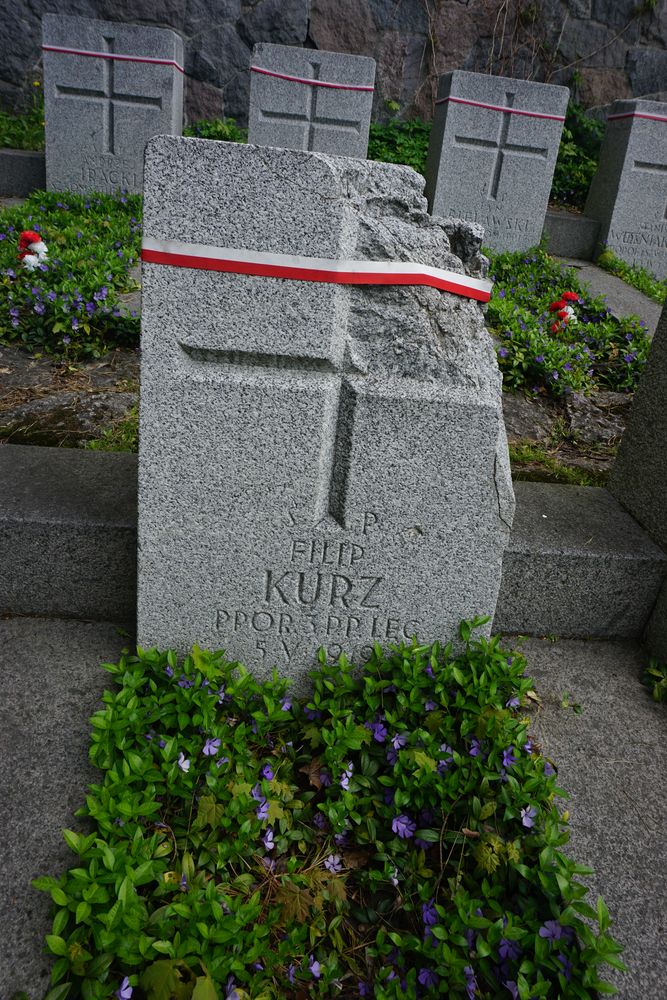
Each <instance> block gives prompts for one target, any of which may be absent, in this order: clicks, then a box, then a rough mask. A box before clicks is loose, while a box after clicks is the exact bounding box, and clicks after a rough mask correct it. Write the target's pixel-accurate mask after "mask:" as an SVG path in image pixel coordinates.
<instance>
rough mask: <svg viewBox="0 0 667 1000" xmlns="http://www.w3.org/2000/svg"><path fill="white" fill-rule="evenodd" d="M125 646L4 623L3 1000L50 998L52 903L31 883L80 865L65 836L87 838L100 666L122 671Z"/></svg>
mask: <svg viewBox="0 0 667 1000" xmlns="http://www.w3.org/2000/svg"><path fill="white" fill-rule="evenodd" d="M127 642H128V640H127V638H122V637H121V635H120V634H119V633H118V631H117V630H116V628H115V627H114V626H113V625H101V624H91V623H90V622H87V623H83V622H63V621H54V620H53V619H47V620H42V619H34V618H13V619H10V620H0V754H1V755H2V761H3V767H2V774H1V776H0V829H2V831H3V837H2V862H3V864H2V870H3V876H2V881H3V885H4V888H3V891H2V894H1V895H0V920H1V921H2V937H1V939H0V997H2V1000H10V997H12V996H13V995H14V993H15V992H17V991H19V990H25V991H26V992H27V993H28V994H29V996H30V997H31V998H33V1000H38V998H41V997H43V996H44V995H45V994H46V993H47V992H48V989H49V975H50V971H51V966H52V964H53V959H52V958H49V957H48V956H47V955H46V954H44V935H45V934H48V933H50V930H51V908H52V903H51V899H50V897H49V895H48V894H47V893H44V892H38V891H37V890H36V889H33V888H32V887H31V885H30V882H31V880H32V879H33V878H36V877H37V876H38V875H56V876H58V875H59V874H60V873H61V872H64V871H65V870H66V869H67V868H68V867H70V866H72V865H73V864H74V863H75V861H76V858H75V855H74V854H72V852H71V851H70V850H69V848H68V847H67V845H66V844H65V841H64V840H63V836H62V830H63V828H67V829H70V830H76V831H78V832H82V831H83V827H82V825H81V820H79V819H77V818H76V817H75V816H74V812H75V810H77V809H78V808H79V807H80V806H81V805H83V803H84V799H85V794H86V786H87V785H88V783H89V782H91V781H95V780H96V779H97V778H98V776H99V772H98V771H95V770H94V769H93V768H92V767H91V766H90V764H89V763H88V740H89V733H90V726H89V723H88V718H89V716H90V715H92V713H93V712H95V711H96V710H97V709H98V708H100V707H101V704H100V698H101V695H102V693H103V691H104V689H105V688H109V687H111V677H110V675H109V674H108V673H107V672H106V671H105V670H102V669H101V668H100V664H101V663H103V662H110V661H111V662H114V661H117V660H118V657H119V656H120V652H121V649H122V648H123V646H124V645H126V643H127Z"/></svg>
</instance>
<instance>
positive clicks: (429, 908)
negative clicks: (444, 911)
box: [422, 899, 438, 927]
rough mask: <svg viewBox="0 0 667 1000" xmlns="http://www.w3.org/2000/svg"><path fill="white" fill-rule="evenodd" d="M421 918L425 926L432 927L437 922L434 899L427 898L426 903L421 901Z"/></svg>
mask: <svg viewBox="0 0 667 1000" xmlns="http://www.w3.org/2000/svg"><path fill="white" fill-rule="evenodd" d="M422 920H423V921H424V926H425V927H433V925H434V924H437V922H438V911H437V910H436V908H435V900H434V899H429V901H428V903H422Z"/></svg>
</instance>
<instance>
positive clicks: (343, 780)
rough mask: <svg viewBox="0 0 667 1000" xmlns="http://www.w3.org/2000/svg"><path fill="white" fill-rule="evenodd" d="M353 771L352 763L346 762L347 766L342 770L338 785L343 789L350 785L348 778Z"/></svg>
mask: <svg viewBox="0 0 667 1000" xmlns="http://www.w3.org/2000/svg"><path fill="white" fill-rule="evenodd" d="M353 771H354V764H353V763H352V761H349V762H348V765H347V767H346V768H345V770H344V771H343V776H342V777H341V779H340V787H341V788H343V789H344V790H345V791H347V789H348V788H349V787H350V778H351V777H352V772H353Z"/></svg>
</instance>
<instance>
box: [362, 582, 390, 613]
mask: <svg viewBox="0 0 667 1000" xmlns="http://www.w3.org/2000/svg"><path fill="white" fill-rule="evenodd" d="M360 579H361V580H372V581H373V582H372V583H371V585H370V587H369V588H368V590H367V591H366V593H365V594H364V596H363V597H362V598H361V600H360V601H359V604H360V605H361V607H362V608H379V607H380V605H379V604H369V603H368V599H369V597H370V596H371V594H372V593H373V591H374V590H375V588H376V587H379V586H380V584H381V583H382V581H383V580H384V577H383V576H362V577H360Z"/></svg>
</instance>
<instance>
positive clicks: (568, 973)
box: [558, 951, 572, 983]
mask: <svg viewBox="0 0 667 1000" xmlns="http://www.w3.org/2000/svg"><path fill="white" fill-rule="evenodd" d="M558 961H559V962H560V964H561V965H562V966H563V975H564V976H565V981H566V982H567V983H569V982H570V980H571V979H572V962H571V961H570V960H569V958H568V957H567V955H564V954H563V953H562V951H561V952H559V953H558Z"/></svg>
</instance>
